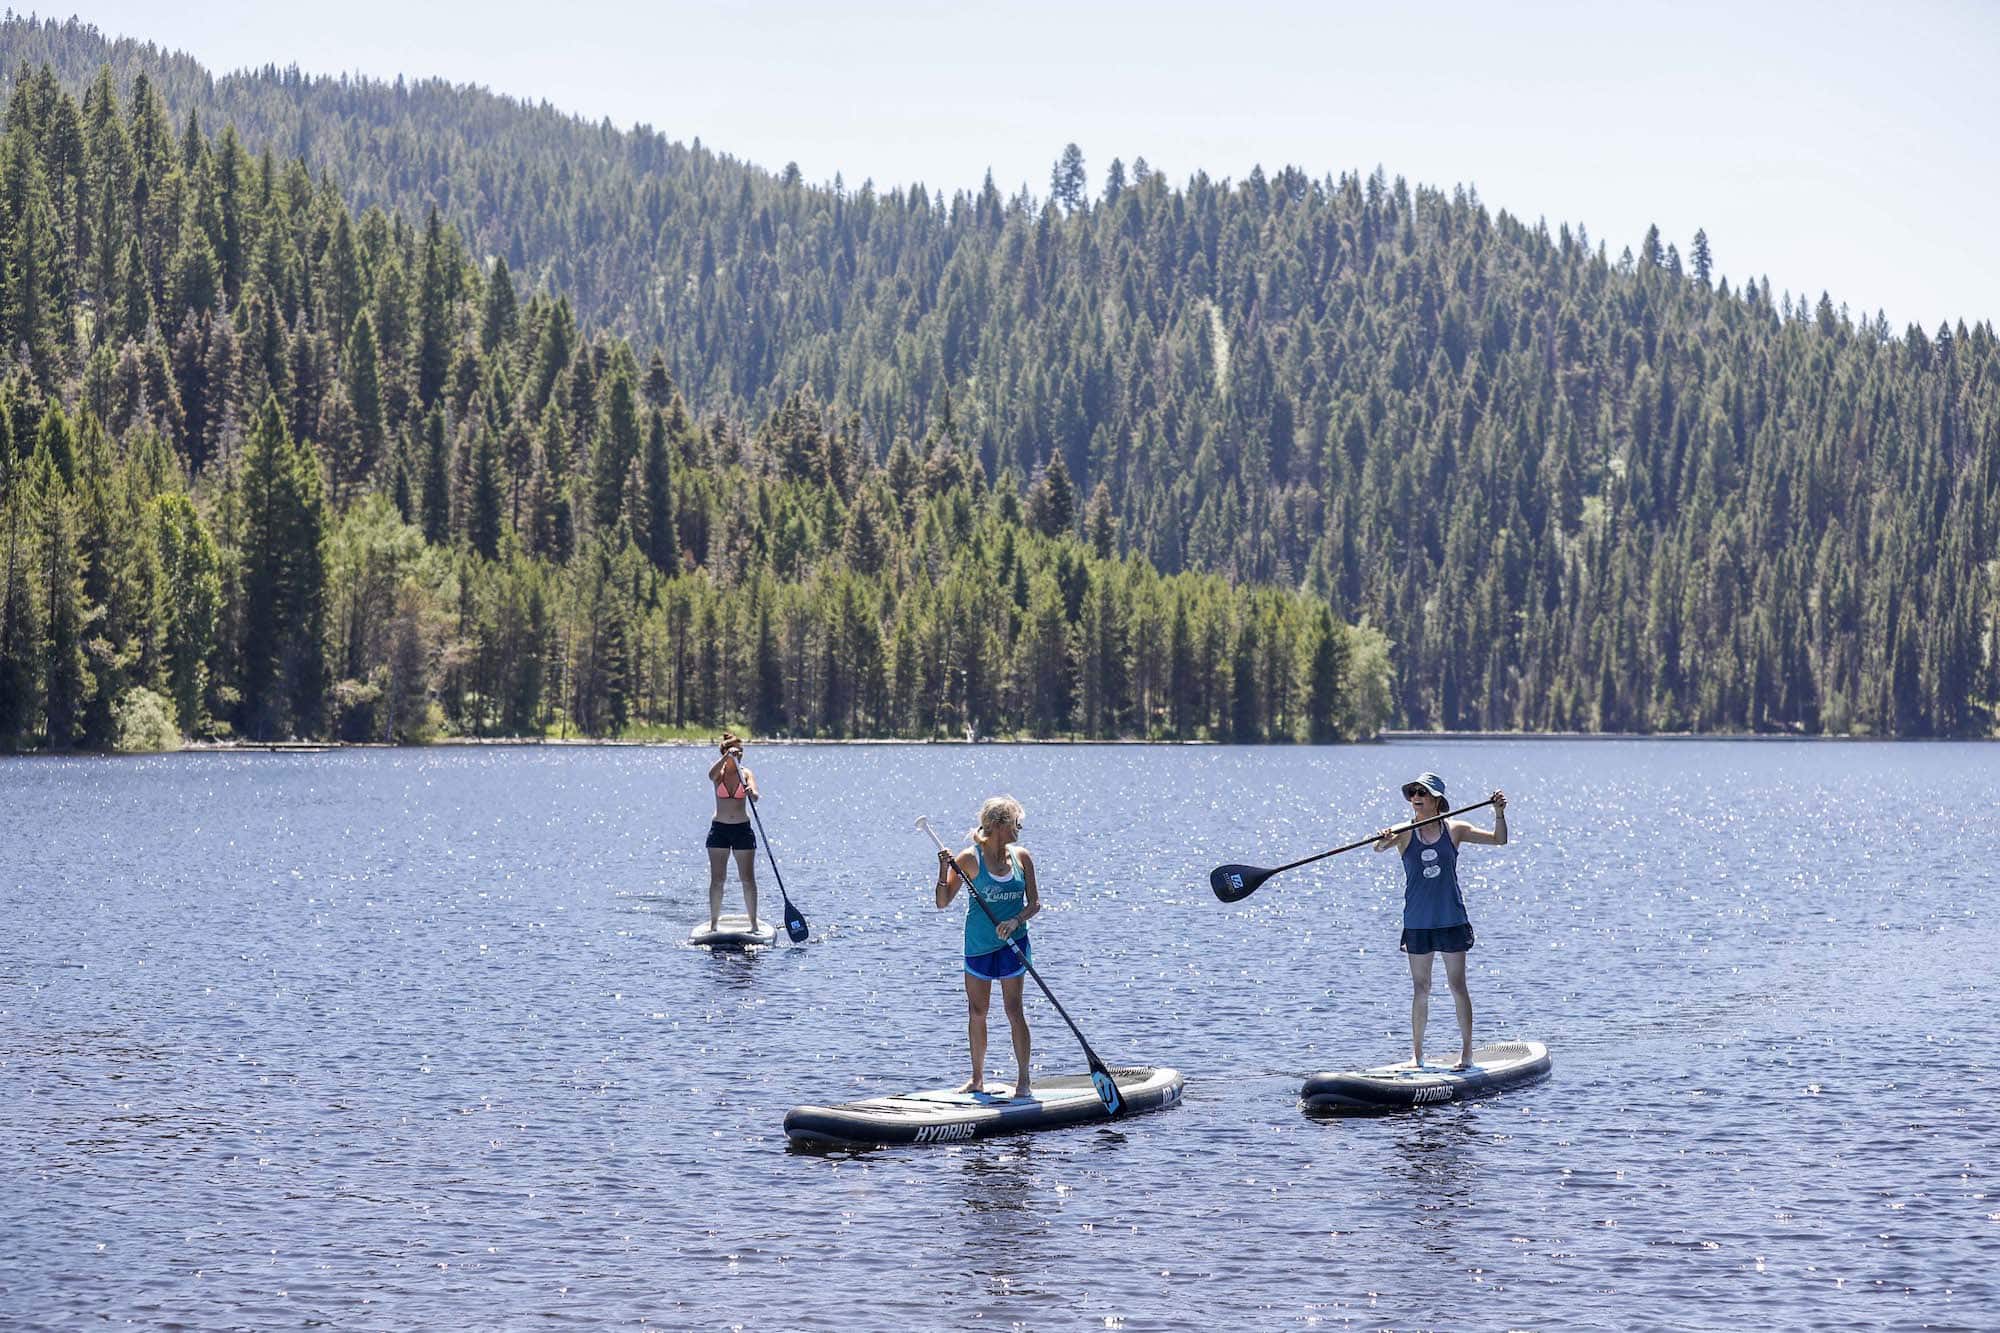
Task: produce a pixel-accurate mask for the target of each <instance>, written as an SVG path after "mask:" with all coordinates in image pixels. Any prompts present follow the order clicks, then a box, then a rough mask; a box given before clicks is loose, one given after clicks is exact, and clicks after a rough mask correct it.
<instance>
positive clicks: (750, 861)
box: [736, 852, 757, 930]
mask: <svg viewBox="0 0 2000 1333" xmlns="http://www.w3.org/2000/svg"><path fill="white" fill-rule="evenodd" d="M736 878H738V879H740V880H742V881H743V910H744V911H746V912H748V913H749V914H750V929H752V930H755V929H757V853H755V852H738V853H736Z"/></svg>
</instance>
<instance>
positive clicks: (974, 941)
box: [965, 846, 1028, 958]
mask: <svg viewBox="0 0 2000 1333" xmlns="http://www.w3.org/2000/svg"><path fill="white" fill-rule="evenodd" d="M972 859H973V860H974V861H976V862H977V863H978V864H979V873H978V874H976V875H974V876H973V877H972V887H973V888H974V889H975V890H976V891H977V892H978V894H979V902H983V903H985V904H986V910H987V911H990V912H992V913H993V916H992V917H991V918H989V917H988V916H987V915H986V912H982V911H980V910H979V902H973V901H972V900H971V899H970V897H968V898H967V900H966V904H965V956H966V957H967V958H976V957H978V956H979V955H981V954H989V953H992V952H993V951H994V950H996V949H1004V948H1006V947H1007V944H1008V941H1007V940H1003V939H1001V938H1000V932H999V931H998V930H995V929H994V928H993V922H994V921H995V920H999V921H1005V920H1007V919H1009V918H1010V917H1016V916H1019V915H1020V914H1021V913H1022V911H1023V910H1025V908H1026V906H1027V901H1028V877H1027V873H1026V872H1025V871H1023V870H1022V869H1021V867H1020V853H1019V852H1018V851H1017V850H1016V849H1015V848H1014V847H1012V846H1010V847H1008V848H1007V874H1006V875H1005V877H1002V876H999V875H996V874H994V873H993V872H992V871H991V870H989V869H987V868H986V853H985V852H983V851H980V850H979V849H978V848H977V847H975V848H973V852H972ZM1010 938H1011V939H1012V941H1013V942H1014V943H1015V944H1017V945H1020V946H1022V947H1026V945H1027V943H1028V928H1027V925H1026V923H1023V924H1022V925H1019V926H1016V927H1015V928H1014V933H1013V935H1012V936H1011V937H1010Z"/></svg>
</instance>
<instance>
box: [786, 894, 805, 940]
mask: <svg viewBox="0 0 2000 1333" xmlns="http://www.w3.org/2000/svg"><path fill="white" fill-rule="evenodd" d="M785 933H786V934H787V935H790V936H791V937H792V943H794V944H804V943H805V942H806V919H805V917H804V916H803V915H802V914H801V913H800V912H799V909H798V908H796V907H794V906H792V900H791V899H790V898H787V899H785Z"/></svg>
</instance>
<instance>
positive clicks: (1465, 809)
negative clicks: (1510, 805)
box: [1270, 796, 1493, 875]
mask: <svg viewBox="0 0 2000 1333" xmlns="http://www.w3.org/2000/svg"><path fill="white" fill-rule="evenodd" d="M1491 804H1493V798H1492V797H1491V796H1489V797H1487V798H1486V799H1485V800H1483V801H1474V802H1473V803H1472V804H1471V805H1461V806H1460V807H1458V809H1456V810H1446V811H1445V812H1443V813H1442V814H1436V815H1431V816H1430V817H1429V818H1427V819H1414V820H1411V821H1410V822H1409V823H1407V824H1400V825H1398V826H1397V827H1395V828H1392V829H1390V830H1389V832H1390V833H1392V834H1395V835H1397V836H1398V837H1400V836H1401V835H1403V834H1405V833H1408V832H1409V831H1410V830H1412V829H1420V828H1422V827H1423V826H1424V825H1426V824H1435V823H1437V822H1438V821H1439V820H1440V819H1450V818H1451V817H1452V816H1453V815H1463V814H1467V813H1470V812H1471V811H1474V810H1477V809H1480V808H1481V807H1483V806H1488V805H1491ZM1380 836H1381V835H1380V834H1370V835H1369V836H1368V837H1365V838H1362V839H1361V840H1360V841H1358V842H1350V843H1348V844H1347V845H1346V846H1345V847H1336V848H1334V849H1333V850H1332V851H1330V852H1319V853H1317V854H1316V855H1313V856H1308V857H1306V858H1304V859H1303V860H1299V861H1292V862H1289V863H1287V864H1285V865H1281V866H1278V867H1276V868H1275V869H1273V870H1272V871H1271V872H1270V873H1271V874H1273V875H1275V874H1277V873H1278V871H1280V870H1297V869H1298V868H1299V867H1300V866H1309V865H1311V864H1312V863H1313V862H1315V861H1324V860H1326V858H1327V857H1329V856H1338V855H1340V854H1341V853H1342V852H1351V851H1353V850H1354V849H1355V848H1356V847H1366V846H1367V845H1368V844H1370V843H1372V842H1374V841H1375V840H1376V838H1378V837H1380Z"/></svg>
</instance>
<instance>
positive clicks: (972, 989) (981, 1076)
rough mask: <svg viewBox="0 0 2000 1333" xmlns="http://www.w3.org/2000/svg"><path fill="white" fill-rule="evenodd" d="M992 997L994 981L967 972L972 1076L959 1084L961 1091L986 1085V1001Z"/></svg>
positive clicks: (966, 1017) (968, 1026)
mask: <svg viewBox="0 0 2000 1333" xmlns="http://www.w3.org/2000/svg"><path fill="white" fill-rule="evenodd" d="M992 998H993V983H992V982H990V981H988V980H987V979H986V978H985V977H975V976H973V975H972V973H970V972H967V973H966V974H965V1040H966V1043H967V1044H968V1045H970V1046H971V1047H972V1077H971V1078H969V1079H967V1080H965V1082H964V1083H961V1084H960V1085H959V1088H958V1090H959V1091H960V1092H980V1091H983V1090H984V1089H985V1087H986V1002H987V1001H988V1000H990V999H992Z"/></svg>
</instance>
